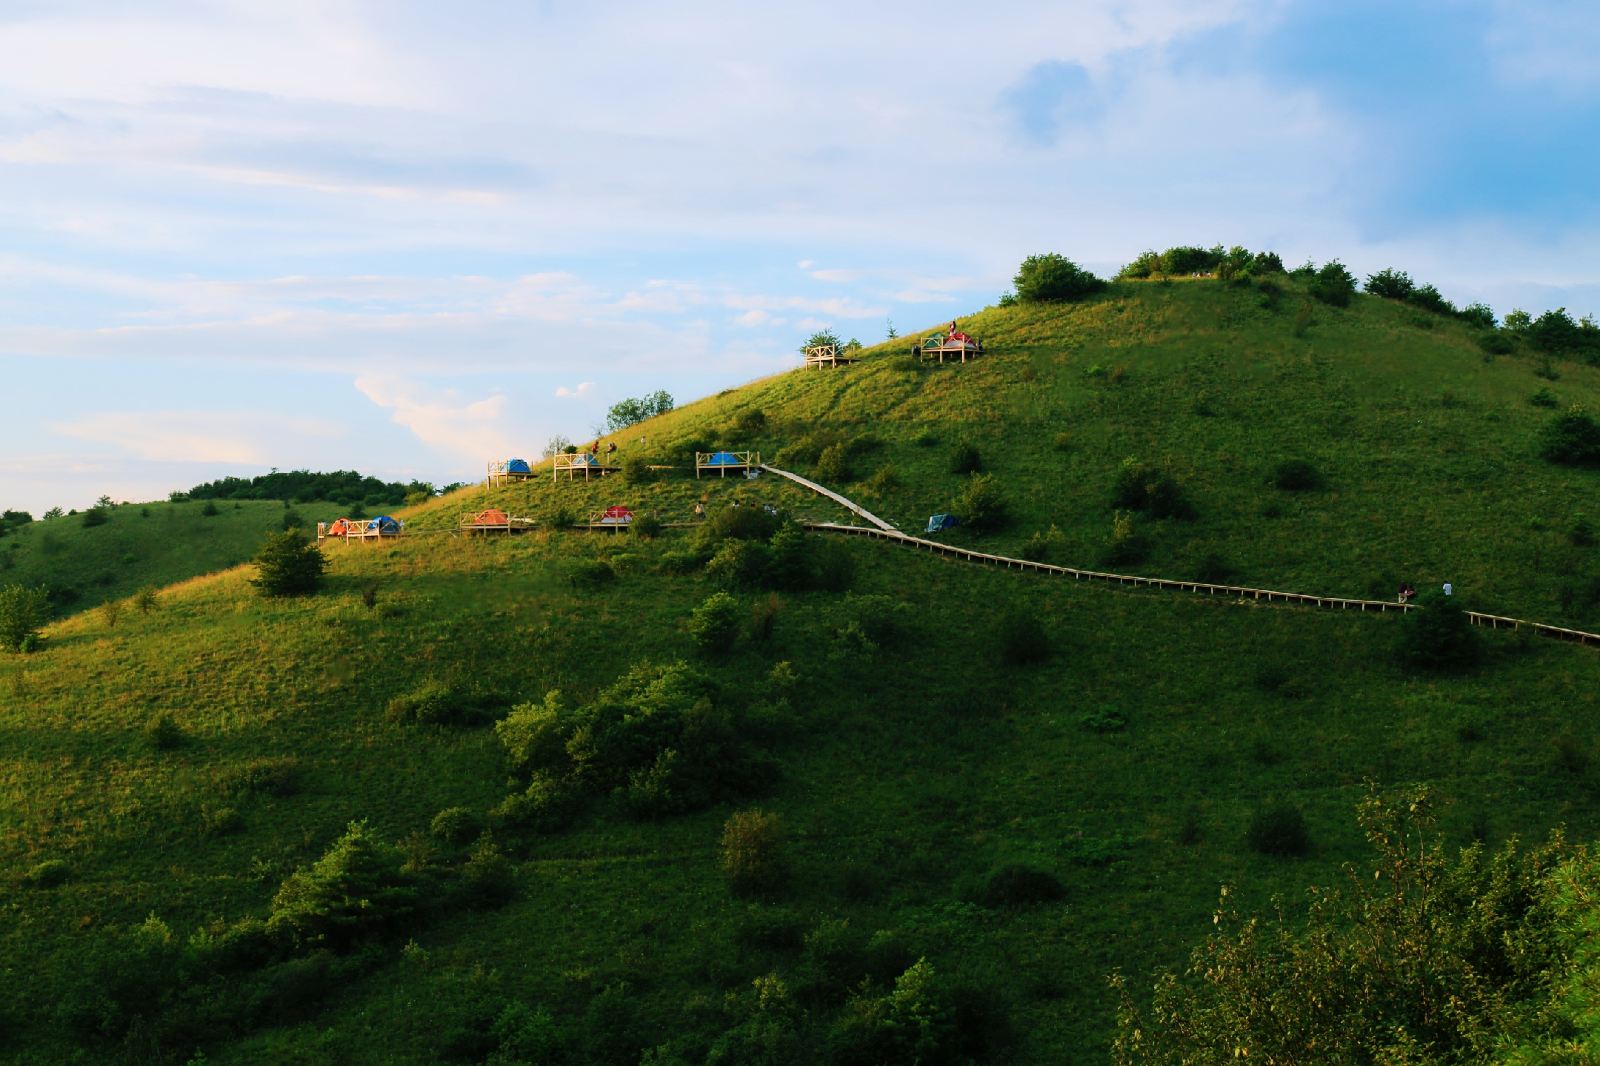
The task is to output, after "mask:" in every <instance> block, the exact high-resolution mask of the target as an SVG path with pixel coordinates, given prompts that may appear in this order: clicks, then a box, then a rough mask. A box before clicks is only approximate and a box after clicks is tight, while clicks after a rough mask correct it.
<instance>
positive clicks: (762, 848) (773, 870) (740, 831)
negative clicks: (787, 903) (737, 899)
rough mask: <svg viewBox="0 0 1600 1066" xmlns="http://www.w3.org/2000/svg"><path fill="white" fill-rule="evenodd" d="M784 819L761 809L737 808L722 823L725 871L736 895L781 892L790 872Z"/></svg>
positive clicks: (722, 853)
mask: <svg viewBox="0 0 1600 1066" xmlns="http://www.w3.org/2000/svg"><path fill="white" fill-rule="evenodd" d="M783 838H784V833H783V821H782V819H780V818H779V817H778V816H777V815H776V814H768V813H766V812H765V811H762V810H761V809H760V808H752V809H750V810H744V811H735V812H734V813H733V814H732V815H730V816H729V817H728V820H727V822H725V823H724V824H723V826H722V841H721V845H720V846H721V855H722V873H723V876H725V877H726V878H727V879H728V887H729V888H730V889H732V890H733V892H734V893H735V894H736V895H741V896H765V895H771V894H773V893H775V892H777V891H778V890H779V889H780V888H781V887H782V885H783V881H784V878H785V877H786V876H787V874H788V866H787V863H786V861H785V857H784V844H783Z"/></svg>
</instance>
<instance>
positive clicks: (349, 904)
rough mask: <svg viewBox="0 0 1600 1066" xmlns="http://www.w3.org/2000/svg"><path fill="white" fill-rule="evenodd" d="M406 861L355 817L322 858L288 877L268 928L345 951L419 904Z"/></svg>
mask: <svg viewBox="0 0 1600 1066" xmlns="http://www.w3.org/2000/svg"><path fill="white" fill-rule="evenodd" d="M400 863H401V859H400V853H399V851H398V850H396V849H395V848H393V847H391V846H389V845H388V844H385V843H384V842H383V841H382V840H381V839H379V837H378V835H377V834H376V833H375V832H373V830H372V829H371V828H369V827H368V825H367V823H366V822H364V821H361V822H351V823H350V826H349V828H348V829H346V830H345V833H344V835H343V836H342V837H340V838H339V839H338V840H337V841H336V842H335V843H334V845H333V846H332V847H331V848H329V849H328V850H327V852H326V853H325V854H324V855H323V856H322V858H320V859H318V860H317V861H316V862H315V863H313V864H312V865H311V867H310V868H309V869H306V870H300V871H297V872H296V873H295V874H293V875H292V876H291V877H290V878H289V879H288V880H286V881H285V882H283V885H282V886H281V887H280V888H279V889H278V894H277V895H276V896H274V897H273V900H272V916H271V918H269V919H268V922H267V927H268V928H269V929H270V930H272V931H274V932H280V933H285V934H287V935H288V936H289V937H290V938H292V939H293V941H294V942H295V944H297V945H299V946H301V947H324V946H325V947H329V948H332V949H333V950H335V951H340V950H344V949H345V948H348V947H350V946H352V945H353V944H354V943H356V941H358V940H360V939H361V938H363V937H364V936H366V935H367V934H369V933H372V932H376V931H378V930H381V929H383V928H385V927H388V926H392V925H393V924H395V923H396V922H398V921H400V920H402V919H404V918H405V917H407V916H408V915H410V914H411V912H412V911H413V910H415V909H416V902H417V900H416V886H415V885H414V884H413V883H412V881H411V879H410V878H409V877H407V876H406V875H405V874H404V873H403V872H402V871H401V868H400Z"/></svg>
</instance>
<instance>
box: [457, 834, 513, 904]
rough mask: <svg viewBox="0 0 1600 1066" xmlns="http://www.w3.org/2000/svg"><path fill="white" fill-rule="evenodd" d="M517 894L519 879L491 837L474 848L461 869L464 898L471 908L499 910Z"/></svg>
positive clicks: (480, 841) (479, 842)
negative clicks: (495, 908) (499, 907)
mask: <svg viewBox="0 0 1600 1066" xmlns="http://www.w3.org/2000/svg"><path fill="white" fill-rule="evenodd" d="M516 894H517V875H516V871H515V870H513V869H512V867H511V862H510V860H508V859H507V858H506V857H505V853H504V852H502V851H501V850H500V847H499V845H497V844H496V843H495V842H494V841H493V840H491V839H490V838H489V837H488V836H484V837H482V838H481V839H480V840H479V841H478V842H477V843H476V844H474V845H473V847H472V852H471V854H470V855H468V856H467V861H466V862H465V863H463V864H462V866H461V896H462V900H463V901H464V902H465V903H466V904H467V906H469V907H498V906H501V905H502V904H505V903H509V902H510V901H511V899H512V898H513V897H514V896H516Z"/></svg>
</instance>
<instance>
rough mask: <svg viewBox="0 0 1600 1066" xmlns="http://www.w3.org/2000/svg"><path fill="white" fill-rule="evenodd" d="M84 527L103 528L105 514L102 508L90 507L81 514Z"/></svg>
mask: <svg viewBox="0 0 1600 1066" xmlns="http://www.w3.org/2000/svg"><path fill="white" fill-rule="evenodd" d="M83 524H84V525H85V526H103V525H105V524H106V512H105V510H104V509H103V508H99V507H91V508H89V509H88V510H87V511H85V512H83Z"/></svg>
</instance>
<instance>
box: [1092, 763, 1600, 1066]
mask: <svg viewBox="0 0 1600 1066" xmlns="http://www.w3.org/2000/svg"><path fill="white" fill-rule="evenodd" d="M1360 820H1361V825H1362V828H1363V829H1364V830H1365V833H1366V837H1367V841H1368V844H1369V846H1370V849H1371V852H1372V855H1371V857H1370V858H1368V859H1367V860H1366V861H1364V862H1362V863H1361V864H1360V865H1359V866H1352V867H1351V868H1350V869H1349V871H1348V873H1349V876H1348V877H1347V879H1346V880H1345V882H1344V884H1343V885H1342V886H1334V887H1326V888H1323V889H1320V890H1318V891H1316V892H1314V893H1313V894H1312V897H1311V900H1312V901H1311V903H1310V905H1309V907H1308V908H1307V910H1306V914H1305V918H1304V921H1303V924H1301V922H1299V921H1295V920H1291V919H1289V918H1288V917H1286V916H1285V914H1284V913H1283V911H1282V910H1280V911H1279V912H1278V913H1277V914H1276V915H1275V916H1272V917H1267V918H1250V917H1245V916H1244V915H1242V914H1241V912H1240V911H1239V909H1238V907H1237V903H1236V901H1235V900H1234V899H1233V898H1232V896H1231V894H1230V893H1229V892H1228V890H1227V889H1224V890H1223V895H1222V902H1221V903H1220V904H1219V906H1218V909H1217V912H1216V914H1215V915H1214V917H1213V925H1214V926H1215V931H1213V932H1211V933H1210V934H1209V935H1208V936H1207V937H1206V940H1205V942H1204V944H1203V945H1202V946H1201V947H1199V948H1197V949H1196V950H1195V952H1194V954H1193V956H1192V958H1191V960H1190V962H1189V966H1188V968H1187V971H1186V973H1185V975H1184V976H1183V977H1181V978H1180V977H1179V976H1177V975H1175V974H1168V975H1166V976H1165V977H1163V978H1162V979H1161V981H1160V983H1159V984H1157V986H1156V991H1155V998H1154V1002H1153V1004H1152V1005H1151V1006H1150V1007H1149V1009H1148V1010H1145V1009H1143V1008H1141V1007H1140V1006H1139V1005H1138V1003H1137V1002H1136V1001H1135V1000H1134V999H1132V998H1131V997H1129V996H1127V995H1126V993H1124V998H1123V1005H1122V1011H1121V1017H1120V1019H1119V1027H1118V1035H1117V1040H1116V1044H1115V1051H1114V1054H1113V1061H1115V1062H1117V1063H1119V1064H1124V1066H1134V1064H1147V1063H1149V1064H1155V1063H1170V1064H1174V1066H1176V1064H1178V1063H1185V1064H1196V1066H1204V1064H1208V1063H1216V1064H1219V1066H1220V1064H1222V1063H1232V1062H1238V1061H1241V1060H1245V1061H1250V1062H1267V1063H1291V1062H1306V1061H1314V1062H1319V1063H1352V1064H1353V1063H1376V1062H1382V1063H1434V1062H1460V1063H1486V1064H1487V1063H1502V1062H1507V1061H1516V1062H1530V1063H1531V1062H1566V1061H1586V1059H1587V1058H1588V1053H1592V1050H1593V1047H1592V1041H1593V1036H1592V1033H1591V1032H1590V1030H1591V1028H1592V1019H1591V1018H1581V1017H1580V1016H1578V1014H1577V1013H1576V1012H1575V1011H1574V1010H1573V1009H1572V1008H1573V1007H1574V1006H1576V1005H1577V1004H1576V1003H1573V1002H1571V1001H1569V1000H1567V999H1566V996H1567V994H1568V992H1569V986H1568V980H1569V977H1570V979H1571V980H1572V982H1573V984H1574V986H1575V985H1576V984H1578V983H1579V982H1582V983H1588V982H1589V981H1592V978H1593V965H1594V960H1593V951H1592V949H1590V950H1589V951H1587V952H1586V953H1584V954H1583V955H1580V956H1576V957H1575V954H1574V950H1573V949H1574V947H1575V946H1576V944H1577V943H1578V940H1577V934H1578V933H1579V931H1580V930H1582V929H1587V928H1592V923H1593V893H1594V891H1595V890H1596V889H1597V888H1600V880H1597V875H1600V871H1597V870H1596V868H1595V865H1594V862H1593V859H1592V858H1591V856H1590V855H1589V854H1588V852H1587V851H1586V850H1585V849H1582V848H1574V847H1572V846H1570V845H1568V844H1566V843H1565V841H1564V840H1563V839H1562V838H1561V837H1560V836H1559V835H1557V836H1555V837H1553V838H1552V839H1551V841H1550V843H1548V844H1547V845H1545V846H1543V847H1539V848H1534V849H1532V850H1528V851H1524V850H1523V849H1522V848H1520V847H1518V845H1517V844H1516V842H1515V841H1510V842H1508V843H1506V844H1505V845H1504V846H1503V847H1501V848H1498V849H1495V850H1490V849H1487V848H1485V847H1483V846H1482V845H1480V844H1475V845H1472V846H1471V847H1468V848H1465V849H1463V850H1460V851H1459V852H1457V853H1456V854H1455V855H1454V856H1452V855H1451V854H1450V850H1451V849H1447V848H1446V847H1445V846H1444V844H1443V843H1442V842H1441V841H1440V839H1439V836H1438V832H1437V824H1436V815H1435V813H1434V811H1433V809H1432V805H1431V802H1430V800H1429V797H1428V795H1427V792H1426V791H1425V790H1424V791H1419V792H1416V793H1413V794H1410V795H1403V796H1398V797H1394V798H1391V799H1384V798H1380V797H1377V796H1372V797H1369V798H1368V799H1366V800H1364V801H1363V803H1362V805H1361V818H1360ZM1368 871H1370V873H1369V872H1368ZM1583 896H1587V897H1588V902H1587V903H1586V904H1584V905H1583V909H1584V910H1587V911H1589V912H1590V913H1589V914H1588V915H1587V916H1583V917H1581V918H1580V923H1578V924H1575V923H1574V922H1573V918H1574V917H1575V915H1574V913H1573V912H1574V909H1575V908H1574V906H1573V904H1574V903H1576V901H1577V898H1582V897H1583ZM1575 897H1576V898H1575ZM1580 913H1581V912H1580ZM1575 962H1576V963H1577V965H1575ZM1585 1009H1587V1007H1585ZM1575 1030H1576V1032H1575ZM1574 1035H1579V1036H1580V1041H1581V1045H1583V1046H1584V1047H1587V1048H1588V1053H1585V1052H1583V1051H1581V1050H1580V1043H1579V1042H1578V1041H1574V1040H1573V1039H1572V1038H1573V1036H1574ZM1519 1046H1520V1047H1521V1049H1522V1050H1519V1052H1518V1053H1517V1054H1516V1055H1515V1056H1513V1058H1512V1059H1509V1060H1508V1059H1507V1058H1506V1057H1505V1056H1506V1053H1507V1051H1508V1050H1510V1049H1512V1048H1517V1047H1519ZM1552 1055H1553V1056H1555V1057H1546V1056H1552ZM1574 1055H1575V1057H1569V1056H1574Z"/></svg>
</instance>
